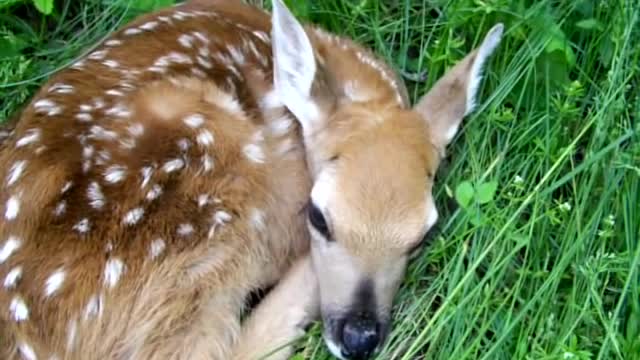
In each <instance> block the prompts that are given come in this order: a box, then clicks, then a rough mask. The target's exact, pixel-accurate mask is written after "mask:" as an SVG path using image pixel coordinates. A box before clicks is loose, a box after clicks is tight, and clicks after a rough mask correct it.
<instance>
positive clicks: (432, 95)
mask: <svg viewBox="0 0 640 360" xmlns="http://www.w3.org/2000/svg"><path fill="white" fill-rule="evenodd" d="M503 29H504V26H503V25H502V24H497V25H495V26H494V27H493V28H491V30H489V33H488V34H487V35H486V36H485V38H484V40H483V41H482V44H481V45H480V47H478V48H476V49H474V50H473V51H472V52H471V53H469V54H468V55H467V56H466V57H465V58H464V59H462V60H461V61H460V62H459V63H458V64H456V65H455V66H454V67H453V68H452V69H450V70H449V71H448V72H447V73H446V74H444V76H443V77H442V78H440V79H439V80H438V81H437V82H436V83H435V84H434V85H433V88H431V90H429V92H428V93H427V94H426V95H425V96H424V97H423V98H422V99H421V100H420V101H419V102H418V104H417V105H416V106H415V107H414V109H415V110H416V111H417V112H418V113H420V115H422V117H423V118H424V119H425V121H427V122H428V123H429V126H430V128H431V136H432V137H433V139H432V141H433V143H434V145H436V146H437V147H438V148H439V149H440V150H441V151H444V148H445V147H446V146H447V145H448V144H449V142H451V140H452V139H453V137H454V136H455V135H456V133H457V132H458V128H459V126H460V122H462V119H463V118H464V117H465V116H466V115H468V114H469V113H471V112H472V111H473V110H474V108H475V106H476V93H477V92H478V88H479V85H480V80H482V71H483V67H484V65H485V63H486V62H487V59H488V58H489V56H490V55H491V54H492V53H493V52H494V50H495V49H496V47H497V46H498V44H499V43H500V40H501V39H502V31H503Z"/></svg>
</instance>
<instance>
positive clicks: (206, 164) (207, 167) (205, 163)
mask: <svg viewBox="0 0 640 360" xmlns="http://www.w3.org/2000/svg"><path fill="white" fill-rule="evenodd" d="M202 169H203V170H204V172H209V171H211V170H212V169H213V159H212V158H211V156H209V154H204V155H202Z"/></svg>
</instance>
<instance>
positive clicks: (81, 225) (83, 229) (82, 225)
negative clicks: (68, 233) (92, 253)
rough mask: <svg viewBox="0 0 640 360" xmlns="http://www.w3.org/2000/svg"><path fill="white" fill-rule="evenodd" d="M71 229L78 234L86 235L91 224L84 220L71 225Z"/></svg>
mask: <svg viewBox="0 0 640 360" xmlns="http://www.w3.org/2000/svg"><path fill="white" fill-rule="evenodd" d="M73 229H74V230H75V231H77V232H79V233H80V234H86V233H87V232H89V230H91V223H90V222H89V219H87V218H84V219H82V220H80V221H78V222H77V223H76V224H75V225H73Z"/></svg>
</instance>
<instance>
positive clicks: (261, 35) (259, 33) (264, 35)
mask: <svg viewBox="0 0 640 360" xmlns="http://www.w3.org/2000/svg"><path fill="white" fill-rule="evenodd" d="M252 33H253V35H255V36H256V37H257V38H258V39H260V40H262V42H264V43H265V44H269V43H270V42H271V39H269V35H268V34H267V33H266V32H264V31H253V32H252Z"/></svg>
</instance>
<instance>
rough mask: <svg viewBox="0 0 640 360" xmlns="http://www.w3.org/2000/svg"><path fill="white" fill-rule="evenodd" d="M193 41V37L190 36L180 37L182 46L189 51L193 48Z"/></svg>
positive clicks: (179, 40)
mask: <svg viewBox="0 0 640 360" xmlns="http://www.w3.org/2000/svg"><path fill="white" fill-rule="evenodd" d="M193 40H194V39H193V36H191V35H189V34H183V35H180V36H179V37H178V42H179V43H180V45H182V46H183V47H186V48H189V49H190V48H192V47H193Z"/></svg>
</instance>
